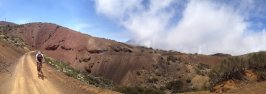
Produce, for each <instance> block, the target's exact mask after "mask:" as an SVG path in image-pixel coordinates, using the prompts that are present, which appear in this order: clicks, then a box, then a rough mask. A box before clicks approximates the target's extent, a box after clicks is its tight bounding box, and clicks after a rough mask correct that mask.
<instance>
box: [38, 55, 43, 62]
mask: <svg viewBox="0 0 266 94" xmlns="http://www.w3.org/2000/svg"><path fill="white" fill-rule="evenodd" d="M42 59H43V56H42V55H41V54H38V55H37V60H38V61H39V62H42Z"/></svg>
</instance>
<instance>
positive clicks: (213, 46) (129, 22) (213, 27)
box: [95, 0, 266, 55]
mask: <svg viewBox="0 0 266 94" xmlns="http://www.w3.org/2000/svg"><path fill="white" fill-rule="evenodd" d="M107 1H108V0H97V1H95V2H96V9H97V11H98V12H99V13H101V14H103V15H106V16H108V17H110V18H112V19H119V20H118V23H119V24H120V25H122V26H123V27H124V28H125V29H126V30H128V31H129V33H130V35H131V37H132V38H133V40H134V41H135V42H136V43H137V44H140V45H145V46H151V47H154V48H162V49H172V50H178V51H182V52H190V53H195V52H202V53H203V54H213V53H218V52H222V53H230V54H234V55H238V54H244V53H248V52H253V51H259V50H265V49H266V45H265V46H264V45H263V44H265V43H266V32H265V30H263V31H260V32H254V31H253V30H250V29H248V27H249V26H250V25H251V24H250V22H248V21H246V17H247V16H249V14H246V15H243V14H244V13H245V10H243V9H245V8H247V9H250V8H249V7H247V5H252V4H253V2H252V1H250V2H246V3H243V6H240V7H241V8H243V9H239V10H237V9H235V8H234V7H232V6H230V5H226V4H219V3H217V2H212V1H207V0H190V1H188V3H187V5H186V7H185V9H184V10H183V12H180V13H179V15H181V13H182V18H181V19H180V20H179V21H177V22H173V18H174V17H175V16H176V14H178V13H177V12H176V10H177V9H175V8H176V7H174V6H175V5H177V4H178V3H182V2H180V1H176V0H163V1H162V0H149V1H148V3H147V2H146V5H145V4H143V2H142V1H141V0H129V1H135V2H134V3H131V2H125V0H109V1H110V2H107ZM128 3H130V4H128ZM119 6H120V7H119ZM133 10H137V11H133ZM121 19H122V20H121ZM171 23H175V25H171Z"/></svg>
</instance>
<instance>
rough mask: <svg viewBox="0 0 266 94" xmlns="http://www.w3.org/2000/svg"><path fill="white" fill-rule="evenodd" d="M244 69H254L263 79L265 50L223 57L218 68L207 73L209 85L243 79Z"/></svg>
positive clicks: (264, 74) (265, 76)
mask: <svg viewBox="0 0 266 94" xmlns="http://www.w3.org/2000/svg"><path fill="white" fill-rule="evenodd" d="M246 69H252V70H254V71H255V72H256V73H257V74H258V75H259V77H261V80H265V79H266V52H257V53H252V54H248V55H244V56H238V57H230V58H227V59H225V60H224V61H222V62H221V65H220V66H219V67H218V68H215V69H213V70H212V71H211V73H210V74H209V76H210V78H211V81H210V84H211V87H213V86H215V85H216V84H217V83H219V82H222V81H225V80H229V79H239V80H243V79H244V78H243V72H244V71H245V70H246Z"/></svg>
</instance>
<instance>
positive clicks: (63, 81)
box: [0, 53, 115, 94]
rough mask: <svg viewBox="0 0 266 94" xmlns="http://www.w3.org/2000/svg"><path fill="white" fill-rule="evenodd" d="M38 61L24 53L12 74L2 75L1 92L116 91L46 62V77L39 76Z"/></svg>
mask: <svg viewBox="0 0 266 94" xmlns="http://www.w3.org/2000/svg"><path fill="white" fill-rule="evenodd" d="M35 62H36V61H35V60H34V59H33V58H32V56H31V55H30V53H26V54H24V55H23V56H22V57H21V58H20V59H19V60H18V62H17V65H16V66H15V67H14V70H13V72H12V74H9V75H8V74H6V75H4V76H3V77H1V79H0V81H2V84H1V85H0V94H99V93H101V94H113V93H115V92H113V91H110V90H106V89H100V88H96V87H93V86H88V85H86V84H83V83H81V82H79V81H77V80H75V79H73V78H71V77H67V76H65V75H64V74H62V73H60V72H58V71H56V70H54V69H53V68H51V67H50V66H48V65H46V64H44V66H43V72H44V76H45V78H44V79H40V78H38V74H37V69H36V63H35Z"/></svg>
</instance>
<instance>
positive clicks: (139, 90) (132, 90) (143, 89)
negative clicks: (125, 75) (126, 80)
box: [114, 86, 164, 94]
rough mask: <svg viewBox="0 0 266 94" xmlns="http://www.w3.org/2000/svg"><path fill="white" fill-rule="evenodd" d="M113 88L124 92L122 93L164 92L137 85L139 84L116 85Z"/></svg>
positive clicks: (160, 93) (152, 93) (153, 93)
mask: <svg viewBox="0 0 266 94" xmlns="http://www.w3.org/2000/svg"><path fill="white" fill-rule="evenodd" d="M114 90H115V91H118V92H121V93H124V94H164V92H163V91H161V90H157V89H152V88H146V87H139V86H135V87H116V88H115V89H114Z"/></svg>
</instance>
